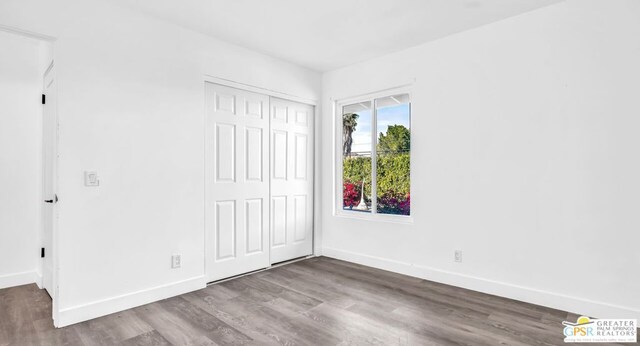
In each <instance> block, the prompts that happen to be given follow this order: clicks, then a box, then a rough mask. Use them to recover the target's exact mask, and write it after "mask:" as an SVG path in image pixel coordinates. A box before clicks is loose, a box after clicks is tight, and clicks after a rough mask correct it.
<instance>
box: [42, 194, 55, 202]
mask: <svg viewBox="0 0 640 346" xmlns="http://www.w3.org/2000/svg"><path fill="white" fill-rule="evenodd" d="M44 202H45V203H58V195H53V199H45V200H44Z"/></svg>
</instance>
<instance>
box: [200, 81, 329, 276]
mask: <svg viewBox="0 0 640 346" xmlns="http://www.w3.org/2000/svg"><path fill="white" fill-rule="evenodd" d="M206 83H213V84H218V85H222V86H226V87H231V88H236V89H240V90H243V91H249V92H253V93H258V94H263V95H266V96H269V97H277V98H280V99H284V100H287V101H293V102H298V103H303V104H306V105H309V106H313V136H314V139H313V229H312V234H313V237H312V244H313V245H312V247H311V249H312V253H311V255H310V256H319V255H320V254H321V249H320V231H319V230H320V218H319V217H318V216H319V215H320V200H319V197H320V179H316V177H317V176H318V174H319V172H318V170H319V168H320V165H319V164H318V159H319V157H320V154H321V153H320V152H319V150H320V143H319V141H320V134H319V133H318V131H319V130H320V125H321V124H320V119H319V117H318V115H319V114H320V112H319V111H318V106H319V102H318V101H317V100H314V99H309V98H305V97H301V96H296V95H292V94H288V93H284V92H280V91H276V90H272V89H267V88H263V87H259V86H255V85H250V84H245V83H241V82H236V81H233V80H230V79H225V78H220V77H216V76H212V75H208V74H205V75H204V80H203V85H202V93H203V97H202V114H203V117H202V128H203V131H202V136H203V140H204V143H206V136H207V127H206V117H207V113H206V94H205V84H206ZM269 123H271V105H269ZM269 136H270V134H269ZM269 142H271V139H269ZM270 147H271V145H269V148H270ZM206 152H207V148H206V146H205V148H204V153H205V154H204V157H203V158H204V159H205V160H206V157H207V155H206ZM269 155H271V154H269ZM269 162H271V160H269ZM205 166H206V165H205ZM269 172H270V170H269ZM204 177H205V184H206V171H205V172H204ZM204 190H205V192H204V193H206V188H205V189H204ZM269 193H271V192H269ZM203 201H206V195H203ZM205 208H206V205H205ZM269 208H271V202H269ZM206 214H207V213H206V210H205V212H204V215H205V220H204V229H203V232H204V244H203V247H204V273H205V277H206V273H207V262H208V259H209V258H211V256H213V254H211V253H210V252H209V251H208V246H207V243H208V241H209V236H208V234H207V220H206ZM269 214H271V213H269ZM269 217H271V215H270V216H269ZM269 223H271V221H269ZM269 237H271V229H270V230H269ZM269 244H271V241H269ZM269 246H271V245H269ZM272 266H273V264H271V263H270V264H269V267H267V268H271V267H272ZM207 284H208V283H207Z"/></svg>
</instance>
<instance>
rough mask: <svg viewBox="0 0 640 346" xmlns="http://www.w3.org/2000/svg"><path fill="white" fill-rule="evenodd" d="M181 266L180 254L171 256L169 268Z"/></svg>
mask: <svg viewBox="0 0 640 346" xmlns="http://www.w3.org/2000/svg"><path fill="white" fill-rule="evenodd" d="M181 266H182V257H181V256H180V255H173V256H171V268H173V269H176V268H180V267H181Z"/></svg>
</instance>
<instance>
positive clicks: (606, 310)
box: [322, 247, 640, 320]
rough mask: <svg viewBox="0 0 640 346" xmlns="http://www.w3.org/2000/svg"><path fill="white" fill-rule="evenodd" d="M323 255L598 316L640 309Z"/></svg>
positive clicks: (635, 313)
mask: <svg viewBox="0 0 640 346" xmlns="http://www.w3.org/2000/svg"><path fill="white" fill-rule="evenodd" d="M322 255H323V256H327V257H331V258H335V259H339V260H343V261H348V262H353V263H357V264H362V265H365V266H369V267H374V268H378V269H383V270H388V271H392V272H396V273H400V274H404V275H409V276H413V277H417V278H421V279H425V280H429V281H435V282H439V283H443V284H447V285H452V286H457V287H462V288H466V289H469V290H473V291H478V292H482V293H488V294H492V295H496V296H500V297H505V298H509V299H514V300H519V301H522V302H526V303H531V304H536V305H541V306H546V307H550V308H553V309H558V310H563V311H569V312H573V313H577V314H580V315H585V316H591V317H595V318H635V319H638V320H640V310H637V309H633V308H628V307H623V306H618V305H614V304H609V303H603V302H598V301H593V300H589V299H584V298H578V297H571V296H567V295H564V294H559V293H553V292H548V291H542V290H538V289H534V288H529V287H523V286H518V285H513V284H509V283H505V282H499V281H494V280H489V279H484V278H480V277H475V276H470V275H465V274H459V273H454V272H449V271H445V270H440V269H435V268H430V267H426V266H421V265H416V264H411V263H406V262H400V261H394V260H389V259H386V258H381V257H375V256H369V255H364V254H359V253H355V252H349V251H344V250H339V249H333V248H326V247H325V248H323V251H322Z"/></svg>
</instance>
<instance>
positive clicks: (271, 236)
mask: <svg viewBox="0 0 640 346" xmlns="http://www.w3.org/2000/svg"><path fill="white" fill-rule="evenodd" d="M205 98H206V102H205V104H206V106H205V107H206V113H205V117H206V119H205V146H206V149H205V186H206V187H205V229H206V230H205V242H206V276H207V282H212V281H217V280H221V279H225V278H229V277H232V276H236V275H240V274H244V273H248V272H251V271H255V270H259V269H263V268H267V267H269V266H271V264H273V263H277V262H282V261H287V260H291V259H295V258H298V257H302V256H307V255H311V254H312V253H313V169H314V160H313V158H314V155H313V153H314V151H313V148H314V146H313V143H314V138H313V129H314V126H313V124H314V107H313V106H311V105H307V104H302V103H298V102H294V101H290V100H286V99H280V98H275V97H272V96H269V95H266V94H262V93H259V92H252V91H247V90H242V89H238V88H233V87H229V86H224V85H219V84H214V83H210V82H206V83H205Z"/></svg>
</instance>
